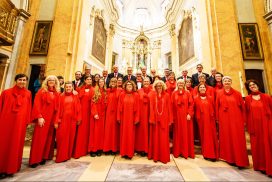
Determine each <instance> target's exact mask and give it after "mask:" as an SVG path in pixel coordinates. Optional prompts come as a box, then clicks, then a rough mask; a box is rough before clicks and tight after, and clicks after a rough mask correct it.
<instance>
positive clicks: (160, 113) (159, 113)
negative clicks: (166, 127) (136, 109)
mask: <svg viewBox="0 0 272 182" xmlns="http://www.w3.org/2000/svg"><path fill="white" fill-rule="evenodd" d="M163 105H164V100H163V98H162V111H161V112H159V110H158V96H157V97H156V110H157V113H158V115H160V116H161V115H162V113H163Z"/></svg>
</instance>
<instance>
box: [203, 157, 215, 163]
mask: <svg viewBox="0 0 272 182" xmlns="http://www.w3.org/2000/svg"><path fill="white" fill-rule="evenodd" d="M204 159H205V160H207V161H211V162H216V159H211V158H206V157H204Z"/></svg>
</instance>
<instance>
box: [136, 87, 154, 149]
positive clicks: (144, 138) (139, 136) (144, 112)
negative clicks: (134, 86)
mask: <svg viewBox="0 0 272 182" xmlns="http://www.w3.org/2000/svg"><path fill="white" fill-rule="evenodd" d="M150 91H151V88H141V89H140V90H138V93H139V105H140V119H139V120H140V122H139V124H137V125H136V126H135V151H137V152H145V153H148V129H149V128H148V120H149V97H148V94H149V92H150Z"/></svg>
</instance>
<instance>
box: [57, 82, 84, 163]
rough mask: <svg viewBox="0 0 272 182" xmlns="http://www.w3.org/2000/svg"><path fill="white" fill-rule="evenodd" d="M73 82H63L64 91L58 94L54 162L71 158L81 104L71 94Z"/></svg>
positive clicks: (75, 96) (79, 120)
mask: <svg viewBox="0 0 272 182" xmlns="http://www.w3.org/2000/svg"><path fill="white" fill-rule="evenodd" d="M73 90H74V89H73V83H72V82H70V81H68V82H65V83H64V93H63V94H61V96H60V109H59V114H58V118H57V124H56V126H55V127H56V130H57V132H56V133H57V134H56V139H57V155H56V162H64V161H66V160H69V159H71V157H72V152H73V149H74V143H75V142H74V141H75V135H76V126H77V125H79V124H80V122H81V120H82V117H81V104H80V101H79V98H78V95H74V94H73Z"/></svg>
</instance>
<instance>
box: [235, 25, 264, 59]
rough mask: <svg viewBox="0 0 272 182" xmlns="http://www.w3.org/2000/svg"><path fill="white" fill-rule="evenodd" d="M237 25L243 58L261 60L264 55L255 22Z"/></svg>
mask: <svg viewBox="0 0 272 182" xmlns="http://www.w3.org/2000/svg"><path fill="white" fill-rule="evenodd" d="M238 26H239V33H240V40H241V47H242V52H243V58H244V60H262V59H263V58H264V56H263V49H262V44H261V39H260V33H259V28H258V25H257V23H239V24H238Z"/></svg>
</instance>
